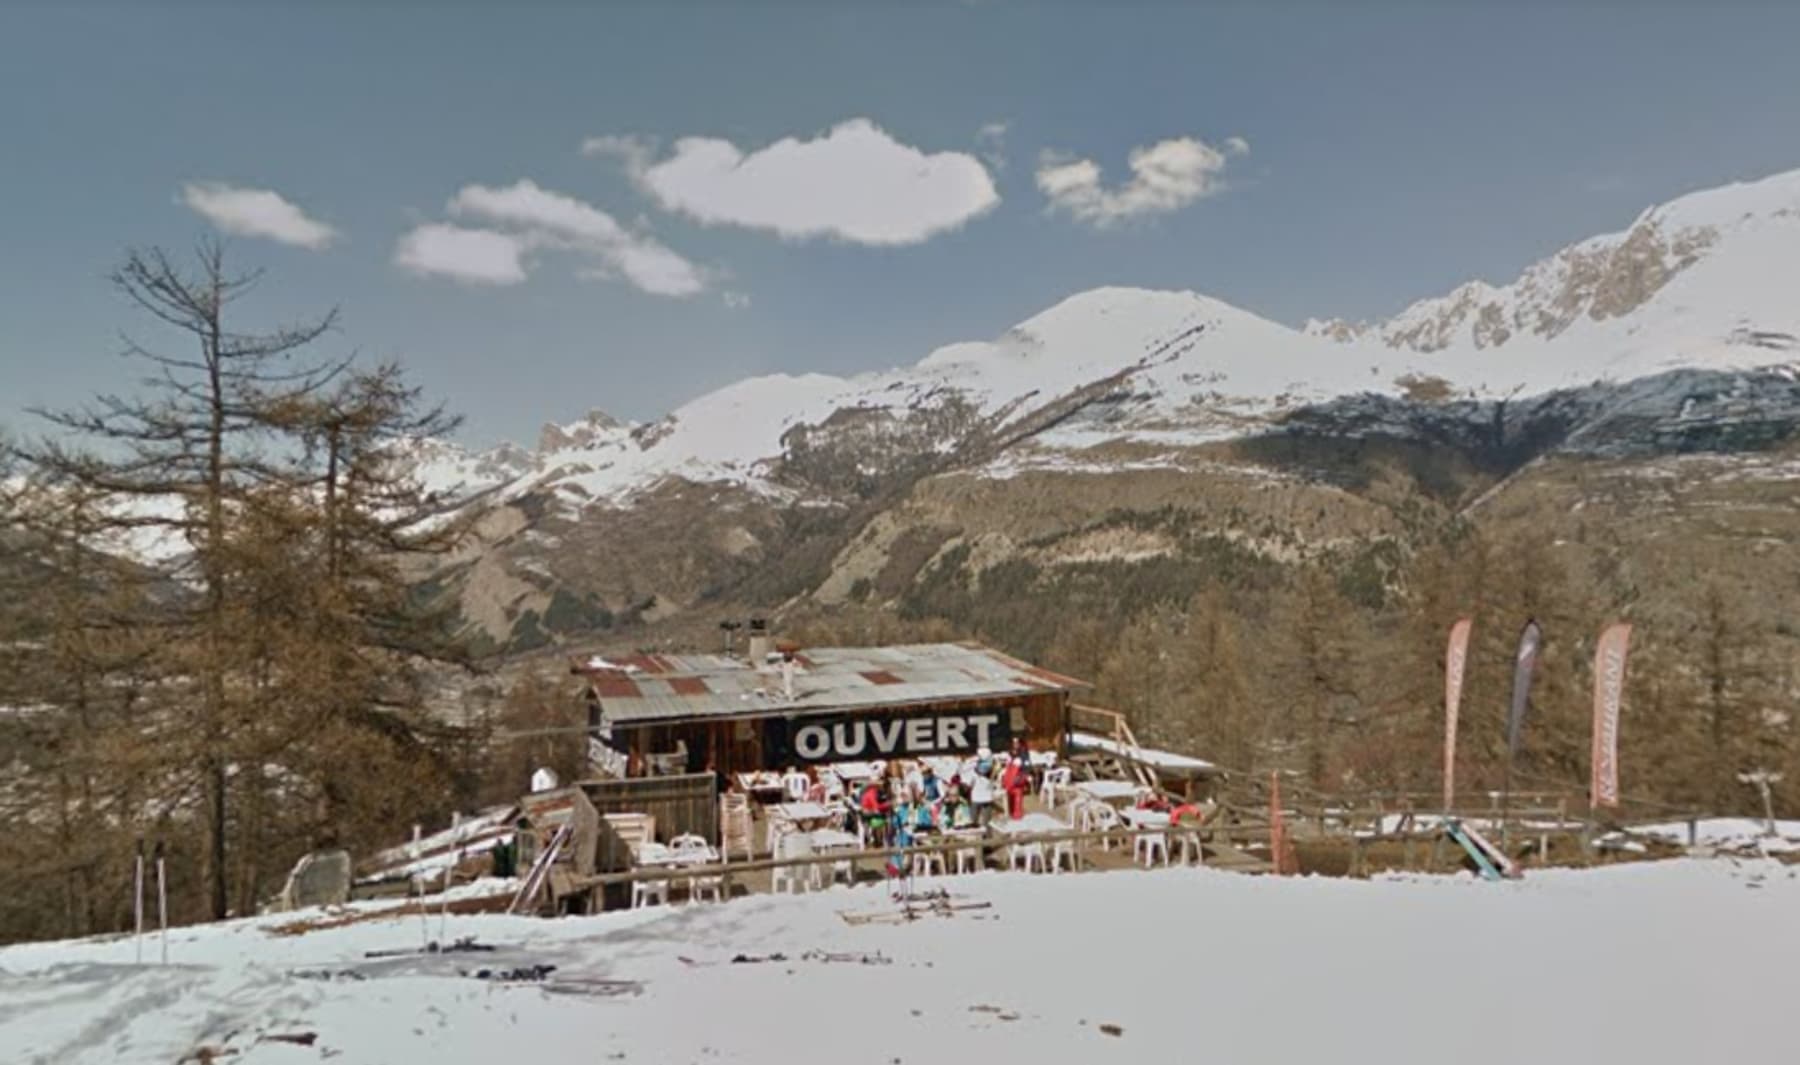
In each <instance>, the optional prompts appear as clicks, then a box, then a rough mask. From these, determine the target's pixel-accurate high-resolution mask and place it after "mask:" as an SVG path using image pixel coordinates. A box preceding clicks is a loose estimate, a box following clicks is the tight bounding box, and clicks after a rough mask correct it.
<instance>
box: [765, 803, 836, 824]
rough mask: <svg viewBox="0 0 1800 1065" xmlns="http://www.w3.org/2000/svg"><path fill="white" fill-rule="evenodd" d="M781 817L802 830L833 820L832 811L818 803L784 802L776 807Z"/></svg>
mask: <svg viewBox="0 0 1800 1065" xmlns="http://www.w3.org/2000/svg"><path fill="white" fill-rule="evenodd" d="M775 809H777V810H779V811H781V816H783V817H785V818H787V819H788V820H789V821H792V822H793V823H794V824H796V825H799V826H800V827H802V828H806V827H808V826H809V825H816V824H817V823H818V822H821V821H829V820H831V811H830V810H829V809H827V808H826V807H824V806H823V805H821V804H819V803H816V802H784V803H781V804H780V805H778V806H776V807H775Z"/></svg>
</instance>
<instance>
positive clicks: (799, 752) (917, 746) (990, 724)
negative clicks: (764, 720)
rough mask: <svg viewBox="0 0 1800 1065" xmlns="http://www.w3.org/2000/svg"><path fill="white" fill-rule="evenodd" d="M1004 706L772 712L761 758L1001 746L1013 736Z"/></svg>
mask: <svg viewBox="0 0 1800 1065" xmlns="http://www.w3.org/2000/svg"><path fill="white" fill-rule="evenodd" d="M1012 718H1013V713H1012V711H1011V710H1009V709H998V710H962V711H943V712H936V713H919V714H891V713H890V714H857V715H843V716H821V717H796V718H789V719H782V718H776V719H774V720H771V721H769V722H768V724H767V725H766V726H765V728H764V731H763V739H764V744H765V754H766V755H767V756H768V762H767V763H766V764H768V765H770V766H782V765H807V764H811V763H817V762H865V761H871V760H874V759H889V758H919V757H923V756H925V755H933V754H972V753H974V752H975V751H977V750H979V749H980V748H982V747H986V748H988V749H989V750H993V751H1003V750H1005V749H1006V748H1007V747H1008V746H1009V745H1010V744H1011V742H1012V735H1013V730H1012Z"/></svg>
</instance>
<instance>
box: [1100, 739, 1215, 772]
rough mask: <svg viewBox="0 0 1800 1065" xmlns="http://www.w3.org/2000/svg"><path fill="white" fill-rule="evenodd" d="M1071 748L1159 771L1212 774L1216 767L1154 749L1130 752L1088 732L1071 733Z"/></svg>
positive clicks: (1122, 745) (1185, 756) (1141, 748)
mask: <svg viewBox="0 0 1800 1065" xmlns="http://www.w3.org/2000/svg"><path fill="white" fill-rule="evenodd" d="M1069 746H1070V747H1073V748H1075V749H1076V750H1083V751H1105V752H1106V753H1108V754H1112V755H1118V756H1122V757H1127V758H1130V759H1132V760H1133V761H1136V762H1142V763H1144V764H1145V765H1148V766H1154V767H1156V768H1157V769H1168V770H1172V771H1174V770H1185V771H1188V772H1194V773H1211V772H1212V771H1213V770H1214V766H1213V764H1212V763H1211V762H1207V761H1203V760H1201V759H1199V758H1191V757H1189V756H1187V755H1185V754H1176V753H1174V752H1173V751H1159V750H1157V749H1155V748H1153V747H1139V748H1137V749H1135V750H1129V749H1127V748H1126V747H1125V745H1124V744H1122V743H1117V742H1115V741H1113V740H1109V739H1107V738H1106V737H1104V736H1094V735H1091V734H1089V733H1086V732H1071V733H1070V734H1069Z"/></svg>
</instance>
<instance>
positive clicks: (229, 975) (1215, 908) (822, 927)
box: [0, 861, 1800, 1065]
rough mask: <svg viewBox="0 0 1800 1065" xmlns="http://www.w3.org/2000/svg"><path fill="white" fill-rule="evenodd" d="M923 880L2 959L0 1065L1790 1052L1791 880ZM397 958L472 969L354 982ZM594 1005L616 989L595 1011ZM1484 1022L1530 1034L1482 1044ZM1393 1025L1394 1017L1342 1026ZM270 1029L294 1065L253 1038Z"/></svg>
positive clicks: (1676, 871)
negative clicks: (931, 912)
mask: <svg viewBox="0 0 1800 1065" xmlns="http://www.w3.org/2000/svg"><path fill="white" fill-rule="evenodd" d="M933 883H934V884H944V885H948V886H949V888H950V889H951V891H952V892H953V897H954V901H955V902H956V903H957V904H958V905H978V904H987V905H988V906H990V907H991V908H989V909H963V910H958V911H955V912H953V913H952V914H951V915H949V916H925V917H921V918H920V919H919V920H917V921H914V922H911V923H895V924H875V923H871V924H862V925H851V924H848V923H846V922H845V921H844V920H843V919H842V918H841V917H840V916H839V911H855V912H871V913H872V912H892V904H891V903H889V902H888V901H887V899H886V894H885V892H884V891H883V890H882V889H880V888H867V887H865V888H855V889H847V888H846V889H833V890H831V891H827V892H823V893H818V894H812V895H806V896H800V897H771V896H761V897H757V898H754V899H745V900H738V901H734V902H731V903H729V904H726V905H723V906H718V905H701V906H689V907H681V908H677V909H667V908H661V907H658V908H655V909H652V910H642V911H636V912H630V913H623V914H609V915H604V916H600V917H592V918H566V919H562V920H554V921H546V920H534V919H530V918H513V917H503V916H461V917H459V916H452V917H450V918H449V919H448V921H447V922H446V923H445V924H444V925H443V926H442V927H441V933H440V926H439V923H438V922H439V918H437V917H436V916H433V917H431V918H430V919H429V920H428V921H427V922H426V923H425V925H424V927H423V929H422V928H421V925H420V923H419V921H418V918H417V917H416V916H402V917H397V918H391V919H387V920H381V921H371V922H365V923H360V924H352V925H346V926H342V927H337V928H325V929H321V930H318V931H315V932H311V933H309V934H306V935H303V936H289V937H275V936H271V935H269V934H268V932H267V931H266V929H267V928H269V927H271V926H273V925H274V924H277V923H279V921H278V919H276V918H261V919H256V920H251V921H240V922H235V923H232V924H227V925H218V926H211V927H205V928H194V929H180V930H177V931H175V932H174V933H172V934H171V943H170V958H171V962H172V964H171V965H170V966H169V967H167V968H163V967H159V966H155V965H145V966H138V965H133V964H132V958H133V948H132V944H131V941H130V940H129V939H128V938H123V939H110V940H84V941H76V942H65V943H49V944H33V945H26V946H17V947H12V948H7V949H4V950H0V1001H3V1002H4V1003H5V1008H4V1009H3V1010H0V1060H5V1061H8V1062H15V1061H17V1062H27V1063H35V1062H46V1063H48V1062H55V1063H57V1065H81V1063H89V1062H95V1063H98V1062H107V1063H111V1062H158V1063H166V1062H173V1061H177V1060H180V1059H182V1058H183V1057H184V1056H186V1055H189V1054H191V1053H193V1052H194V1051H195V1050H197V1049H198V1048H199V1047H201V1046H203V1045H204V1046H210V1047H213V1048H216V1049H218V1050H223V1051H231V1052H233V1056H232V1058H231V1060H233V1061H237V1062H241V1063H243V1065H269V1063H296V1062H322V1061H332V1062H336V1063H341V1065H362V1063H391V1062H402V1061H432V1062H436V1063H443V1065H457V1063H462V1062H482V1063H486V1062H493V1061H505V1060H515V1059H517V1058H519V1057H520V1055H521V1054H526V1055H528V1056H529V1057H530V1059H531V1060H532V1061H533V1062H534V1063H537V1065H557V1063H560V1062H582V1063H586V1062H594V1061H626V1062H631V1061H639V1062H695V1061H718V1062H781V1063H784V1065H808V1063H813V1062H820V1063H825V1062H829V1063H832V1065H837V1063H841V1062H844V1061H865V1060H867V1061H883V1062H886V1061H903V1062H916V1061H1044V1062H1051V1061H1084V1062H1110V1061H1118V1062H1131V1063H1133V1065H1139V1063H1142V1062H1145V1061H1152V1060H1188V1059H1191V1058H1195V1057H1197V1056H1202V1055H1203V1056H1204V1057H1205V1058H1206V1059H1207V1060H1218V1061H1230V1062H1281V1063H1288V1062H1304V1061H1320V1062H1324V1061H1341V1060H1345V1057H1346V1054H1347V1053H1348V1055H1349V1056H1350V1057H1351V1058H1352V1059H1362V1058H1365V1057H1367V1058H1370V1059H1379V1060H1380V1061H1382V1062H1384V1063H1391V1065H1405V1063H1409V1062H1421V1063H1424V1062H1430V1063H1434V1065H1435V1063H1436V1062H1440V1061H1442V1060H1444V1058H1445V1056H1446V1055H1447V1054H1448V1055H1451V1056H1453V1057H1454V1058H1455V1059H1456V1060H1457V1061H1458V1062H1461V1063H1465V1065H1467V1063H1486V1062H1495V1063H1499V1062H1515V1061H1517V1060H1518V1057H1519V1054H1520V1053H1521V1051H1524V1050H1526V1049H1527V1048H1529V1053H1530V1054H1531V1055H1533V1056H1535V1057H1536V1058H1538V1059H1539V1060H1545V1061H1552V1062H1560V1061H1569V1062H1575V1061H1620V1062H1624V1061H1629V1062H1633V1063H1634V1065H1655V1063H1659V1062H1682V1063H1686V1062H1694V1061H1780V1060H1782V1059H1783V1058H1785V1057H1788V1056H1789V1055H1790V1054H1791V1050H1792V1047H1791V1038H1792V1037H1791V1035H1790V1034H1789V1032H1788V1031H1787V1029H1786V1028H1785V1026H1784V1025H1783V1024H1781V1023H1779V1021H1778V1019H1779V1018H1781V1017H1783V1016H1785V1015H1786V1010H1787V1007H1788V1005H1789V1001H1790V999H1791V988H1792V974H1793V966H1794V964H1795V962H1794V959H1795V958H1796V957H1800V919H1797V918H1796V916H1795V914H1796V913H1800V870H1796V869H1794V868H1790V867H1782V866H1779V865H1775V864H1774V863H1770V862H1749V863H1726V862H1697V861H1677V862H1666V863H1656V864H1640V865H1628V866H1615V867H1610V868H1603V869H1598V870H1593V871H1586V872H1574V871H1548V872H1539V871H1532V872H1529V873H1528V874H1527V875H1526V877H1525V879H1524V880H1522V881H1519V882H1515V883H1504V884H1487V883H1479V882H1476V881H1474V880H1472V879H1470V878H1468V877H1456V878H1428V877H1390V878H1385V879H1383V880H1380V881H1375V882H1356V881H1345V880H1327V879H1312V878H1304V879H1302V878H1294V879H1276V878H1269V877H1246V876H1240V875H1235V874H1230V873H1224V872H1217V871H1213V870H1208V869H1174V870H1167V871H1155V872H1143V871H1129V872H1116V873H1102V874H1086V875H1080V876H1033V875H1028V874H1011V873H982V874H978V875H976V876H973V877H966V878H950V879H945V880H940V881H934V882H933ZM426 932H429V934H431V935H432V936H434V937H439V938H441V940H442V941H444V942H449V941H451V940H454V939H457V938H461V937H465V936H475V937H478V938H479V940H480V941H481V942H483V943H488V944H494V945H496V946H497V947H498V948H499V949H498V950H496V951H495V952H494V953H491V954H468V953H463V954H457V953H447V954H437V955H423V954H421V955H416V956H410V957H399V958H387V959H369V958H365V957H364V956H363V954H364V952H365V951H370V950H385V949H403V948H407V947H417V946H418V945H419V944H420V942H421V937H422V935H424V934H425V933H426ZM814 952H822V953H814ZM145 953H146V956H149V957H154V956H155V954H156V951H155V949H154V945H151V946H150V948H149V949H147V950H146V952H145ZM777 953H779V954H781V955H783V956H784V957H785V959H786V960H784V961H768V962H762V963H746V964H733V963H732V962H731V960H730V959H732V958H733V957H735V956H738V955H746V956H756V957H766V956H768V955H772V954H777ZM683 959H687V960H685V961H684V960H683ZM535 964H546V965H555V966H557V969H556V971H555V972H553V973H551V974H550V982H549V983H548V984H547V985H546V986H534V985H532V984H529V983H524V984H511V985H508V984H502V983H494V982H490V981H482V980H478V979H474V978H470V977H464V976H459V975H457V974H458V971H459V970H471V969H475V968H489V969H502V968H514V967H524V966H530V965H535ZM598 980H613V981H627V982H630V983H626V984H622V985H619V986H618V987H616V988H614V990H616V991H617V992H618V993H614V994H600V993H595V992H597V991H599V990H602V989H601V988H599V987H598V986H597V985H596V984H595V983H594V981H598ZM583 991H586V992H589V993H582V992H583ZM1502 1002H1505V1003H1512V1004H1514V1009H1515V1010H1517V1011H1524V1012H1525V1013H1526V1014H1528V1015H1529V1017H1530V1023H1529V1024H1526V1025H1524V1026H1523V1027H1521V1026H1519V1025H1511V1024H1509V1025H1505V1026H1502V1027H1500V1028H1496V1027H1495V1026H1494V1024H1493V1017H1494V1014H1493V1010H1494V1008H1495V1004H1496V1003H1502ZM1395 1003H1405V1004H1406V1008H1405V1010H1404V1014H1405V1019H1404V1021H1403V1022H1395V1023H1392V1024H1389V1025H1385V1026H1380V1027H1371V1024H1372V1022H1371V1018H1383V1017H1392V1016H1393V1015H1394V1014H1393V1010H1394V1004H1395ZM1296 1017H1304V1018H1305V1023H1304V1024H1294V1023H1292V1021H1293V1020H1294V1018H1296ZM1771 1019H1774V1020H1775V1023H1765V1022H1767V1021H1770V1020H1771ZM299 1033H314V1034H315V1035H316V1042H315V1044H314V1045H312V1046H310V1047H305V1046H299V1045H294V1044H289V1043H281V1042H271V1041H267V1040H266V1039H264V1037H265V1036H269V1035H278V1034H299ZM1346 1039H1350V1040H1352V1042H1351V1043H1349V1044H1346V1042H1345V1041H1346ZM1347 1047H1364V1048H1366V1053H1364V1052H1361V1051H1357V1050H1348V1049H1347Z"/></svg>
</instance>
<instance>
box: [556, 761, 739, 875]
mask: <svg viewBox="0 0 1800 1065" xmlns="http://www.w3.org/2000/svg"><path fill="white" fill-rule="evenodd" d="M580 787H581V790H582V792H583V793H584V794H586V795H587V797H588V801H589V802H591V803H593V805H594V809H595V811H597V812H598V813H599V814H600V815H601V818H600V841H599V847H598V853H597V854H596V856H595V864H596V866H598V868H600V869H601V870H602V871H616V870H619V869H628V868H630V867H631V854H630V852H629V850H628V849H627V848H626V847H625V844H624V841H622V840H620V839H619V837H618V836H617V834H615V833H613V832H612V831H611V830H610V829H609V828H608V827H607V825H606V818H605V815H606V814H619V813H643V814H649V815H650V816H652V817H654V818H655V819H656V837H657V839H659V840H661V841H662V842H664V843H667V842H668V841H669V840H671V839H674V838H675V837H676V836H680V835H685V834H687V833H692V834H694V835H696V836H704V837H705V838H706V839H707V841H708V842H710V843H712V844H714V845H715V846H716V845H717V844H718V842H719V790H718V782H717V780H716V778H714V777H713V775H712V774H710V773H688V774H684V775H680V776H667V777H634V778H632V779H630V780H584V781H582V782H581V784H580Z"/></svg>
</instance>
